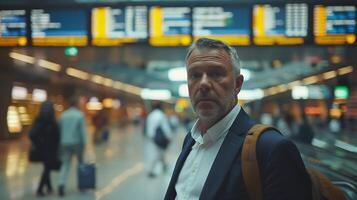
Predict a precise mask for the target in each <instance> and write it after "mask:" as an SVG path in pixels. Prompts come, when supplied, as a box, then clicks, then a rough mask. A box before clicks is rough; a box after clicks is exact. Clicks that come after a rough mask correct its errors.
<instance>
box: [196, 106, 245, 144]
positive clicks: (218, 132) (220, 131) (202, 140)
mask: <svg viewBox="0 0 357 200" xmlns="http://www.w3.org/2000/svg"><path fill="white" fill-rule="evenodd" d="M240 109H241V107H240V106H239V105H238V104H236V105H235V106H234V107H233V109H232V110H231V111H230V112H229V113H228V114H227V115H226V116H225V117H223V118H222V119H221V120H220V121H218V122H217V123H216V124H214V125H213V126H212V127H211V128H209V129H208V130H207V132H206V133H205V134H204V135H203V136H202V134H201V131H200V130H199V129H198V124H199V122H198V121H199V120H196V122H195V124H194V125H193V127H192V129H191V136H192V138H193V139H194V140H195V141H196V143H198V144H199V145H201V144H212V143H214V142H216V141H218V140H219V139H220V138H221V137H222V136H225V135H226V134H227V133H228V129H229V128H230V127H231V126H232V124H233V122H234V120H235V118H236V117H237V115H238V113H239V111H240Z"/></svg>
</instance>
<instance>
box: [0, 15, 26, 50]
mask: <svg viewBox="0 0 357 200" xmlns="http://www.w3.org/2000/svg"><path fill="white" fill-rule="evenodd" d="M26 34H27V31H26V11H25V10H0V46H25V45H26V44H27V38H26Z"/></svg>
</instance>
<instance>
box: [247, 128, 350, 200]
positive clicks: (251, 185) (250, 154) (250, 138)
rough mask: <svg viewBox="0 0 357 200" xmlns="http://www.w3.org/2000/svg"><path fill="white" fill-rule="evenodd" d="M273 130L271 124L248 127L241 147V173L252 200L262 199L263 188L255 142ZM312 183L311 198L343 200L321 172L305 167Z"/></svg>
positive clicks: (340, 193)
mask: <svg viewBox="0 0 357 200" xmlns="http://www.w3.org/2000/svg"><path fill="white" fill-rule="evenodd" d="M267 130H275V131H277V132H279V133H280V131H279V130H277V129H276V128H275V127H273V126H269V125H264V124H256V125H254V126H253V127H252V128H251V129H249V131H248V134H247V136H246V138H245V140H244V143H243V149H242V175H243V180H244V183H245V185H246V190H247V193H248V196H249V198H250V199H252V200H263V190H262V184H261V179H260V173H259V166H258V162H257V153H256V144H257V141H258V138H259V136H260V135H261V134H263V133H264V132H266V131H267ZM307 171H308V173H309V176H310V179H311V185H312V188H311V189H312V197H313V200H345V199H346V198H345V196H344V194H343V192H342V191H341V190H340V189H339V188H338V187H336V186H334V185H333V183H332V182H331V181H330V180H329V179H328V178H327V177H326V176H325V175H324V174H322V173H321V172H319V171H317V170H315V169H307Z"/></svg>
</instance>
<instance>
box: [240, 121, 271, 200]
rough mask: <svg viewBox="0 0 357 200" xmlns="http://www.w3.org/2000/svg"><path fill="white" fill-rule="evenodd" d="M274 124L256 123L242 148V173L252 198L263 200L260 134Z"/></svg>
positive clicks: (253, 199)
mask: <svg viewBox="0 0 357 200" xmlns="http://www.w3.org/2000/svg"><path fill="white" fill-rule="evenodd" d="M268 129H273V130H276V129H275V128H274V127H273V126H270V125H264V124H256V125H254V126H253V127H252V128H251V129H249V131H248V134H247V136H246V138H245V140H244V143H243V149H242V174H243V180H244V183H245V186H246V190H247V193H248V196H249V198H250V199H251V200H263V189H262V183H261V179H260V172H259V166H258V161H257V151H256V146H257V141H258V138H259V136H260V135H261V134H262V133H264V132H265V131H267V130H268Z"/></svg>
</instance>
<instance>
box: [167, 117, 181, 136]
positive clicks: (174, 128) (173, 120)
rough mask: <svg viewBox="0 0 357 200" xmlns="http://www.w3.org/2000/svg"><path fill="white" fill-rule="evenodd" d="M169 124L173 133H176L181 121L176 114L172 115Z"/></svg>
mask: <svg viewBox="0 0 357 200" xmlns="http://www.w3.org/2000/svg"><path fill="white" fill-rule="evenodd" d="M169 122H170V126H171V130H172V132H176V131H177V129H178V128H179V126H180V120H179V118H178V117H177V115H176V114H172V115H170V117H169Z"/></svg>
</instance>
